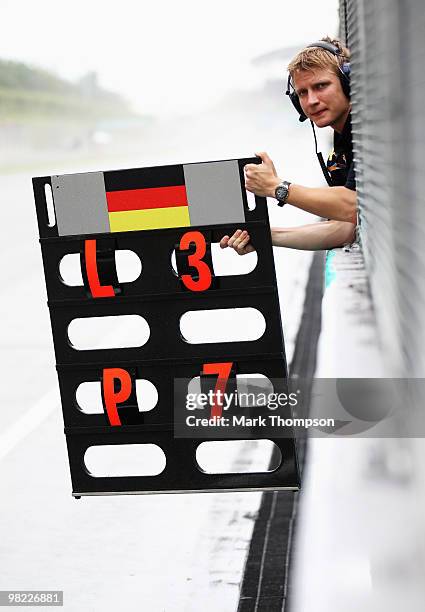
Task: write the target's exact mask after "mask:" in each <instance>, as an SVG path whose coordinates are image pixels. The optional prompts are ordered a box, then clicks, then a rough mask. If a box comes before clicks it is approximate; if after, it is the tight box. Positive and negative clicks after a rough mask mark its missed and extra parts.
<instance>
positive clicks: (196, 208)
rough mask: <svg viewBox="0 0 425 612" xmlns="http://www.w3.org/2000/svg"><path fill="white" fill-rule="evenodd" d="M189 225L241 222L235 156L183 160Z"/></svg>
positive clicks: (239, 188) (242, 220) (238, 177)
mask: <svg viewBox="0 0 425 612" xmlns="http://www.w3.org/2000/svg"><path fill="white" fill-rule="evenodd" d="M183 171H184V178H185V183H186V192H187V199H188V202H189V216H190V224H191V225H213V224H218V223H245V212H244V206H243V200H242V186H241V180H240V175H239V165H238V162H237V160H230V161H222V162H207V163H202V164H185V165H184V166H183Z"/></svg>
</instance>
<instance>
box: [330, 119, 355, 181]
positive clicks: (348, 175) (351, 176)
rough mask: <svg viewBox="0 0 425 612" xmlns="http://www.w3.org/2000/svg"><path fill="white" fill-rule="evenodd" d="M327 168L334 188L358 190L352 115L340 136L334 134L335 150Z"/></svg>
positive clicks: (336, 133)
mask: <svg viewBox="0 0 425 612" xmlns="http://www.w3.org/2000/svg"><path fill="white" fill-rule="evenodd" d="M327 168H328V172H329V175H330V177H331V181H332V185H333V186H337V185H339V186H343V187H347V188H348V189H351V190H352V191H355V190H356V176H355V172H354V161H353V141H352V137H351V113H350V114H349V115H348V117H347V121H346V122H345V125H344V128H343V130H342V132H341V134H339V133H338V132H334V148H333V151H332V152H331V154H330V155H329V157H328V162H327Z"/></svg>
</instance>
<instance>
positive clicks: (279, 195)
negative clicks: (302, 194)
mask: <svg viewBox="0 0 425 612" xmlns="http://www.w3.org/2000/svg"><path fill="white" fill-rule="evenodd" d="M290 184H291V183H289V182H288V181H282V182H281V183H279V185H278V186H277V187H276V189H275V198H276V200H277V204H278V206H284V205H285V204H286V201H287V199H288V196H289V186H290Z"/></svg>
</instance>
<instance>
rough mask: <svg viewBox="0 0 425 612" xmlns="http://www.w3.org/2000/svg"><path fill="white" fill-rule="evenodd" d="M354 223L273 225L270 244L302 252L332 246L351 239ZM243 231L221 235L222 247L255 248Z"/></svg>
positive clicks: (240, 251) (240, 250) (243, 251)
mask: <svg viewBox="0 0 425 612" xmlns="http://www.w3.org/2000/svg"><path fill="white" fill-rule="evenodd" d="M355 228H356V226H355V225H354V224H353V223H347V222H346V221H322V222H319V223H310V224H309V225H301V226H300V227H287V228H286V227H274V228H272V229H271V234H272V244H273V246H280V247H286V248H288V249H302V250H305V251H320V250H325V249H333V248H335V247H340V246H343V245H344V244H347V243H351V242H353V240H354V238H355ZM250 240H251V237H250V235H249V234H248V232H247V231H246V230H244V231H242V230H240V229H238V230H236V232H235V233H234V234H233V235H232V236H231V237H229V236H223V238H222V239H221V241H220V246H221V248H222V249H225V248H226V247H232V248H233V249H234V250H235V251H236V252H237V253H238V254H239V255H246V254H247V253H251V252H252V251H255V246H254V245H253V244H252V243H251V242H250Z"/></svg>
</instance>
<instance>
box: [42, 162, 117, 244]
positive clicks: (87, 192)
mask: <svg viewBox="0 0 425 612" xmlns="http://www.w3.org/2000/svg"><path fill="white" fill-rule="evenodd" d="M52 192H53V202H54V206H55V214H56V221H57V225H58V233H59V236H69V235H75V234H98V233H102V232H109V231H110V226H109V216H108V206H107V202H106V193H105V181H104V179H103V172H86V173H83V174H62V175H55V176H52Z"/></svg>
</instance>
